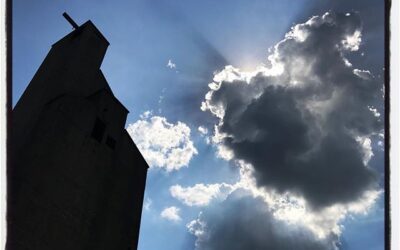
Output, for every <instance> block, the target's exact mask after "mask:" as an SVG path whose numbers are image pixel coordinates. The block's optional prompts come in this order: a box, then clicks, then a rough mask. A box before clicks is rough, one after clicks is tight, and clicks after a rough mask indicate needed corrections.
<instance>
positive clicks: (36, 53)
mask: <svg viewBox="0 0 400 250" xmlns="http://www.w3.org/2000/svg"><path fill="white" fill-rule="evenodd" d="M349 2H350V1H333V0H332V1H328V0H324V1H317V0H299V1H289V0H283V1H282V0H280V1H278V0H271V1H266V0H265V1H261V0H255V1H244V0H233V1H225V0H224V1H212V0H205V1H192V0H190V1H178V0H177V1H162V0H157V1H145V0H134V1H127V0H126V1H125V0H121V1H113V2H112V1H105V0H100V1H99V0H90V1H81V2H79V3H78V2H73V1H65V0H57V1H45V0H37V1H22V0H15V1H13V104H14V105H15V103H16V101H17V100H18V98H19V97H20V95H21V94H22V92H23V90H24V89H25V88H26V86H27V84H28V83H29V81H30V79H31V78H32V77H33V75H34V73H35V72H36V70H37V69H38V67H39V65H40V63H41V62H42V61H43V59H44V58H45V56H46V54H47V52H48V51H49V49H50V47H51V45H52V44H53V43H54V42H56V41H57V40H59V39H60V38H62V37H63V36H64V35H66V34H67V33H68V32H70V31H71V26H70V25H69V24H68V23H67V22H66V21H65V19H64V18H63V17H62V16H61V14H62V13H63V12H64V11H66V12H68V13H69V14H70V16H71V17H72V18H73V19H74V20H75V21H76V22H77V23H78V24H82V23H84V22H85V21H87V20H88V19H90V20H92V21H93V22H94V24H95V25H96V26H97V27H98V28H99V29H100V31H101V32H102V33H103V34H104V36H105V37H106V38H107V39H108V41H109V42H110V43H111V45H110V47H109V49H108V51H107V54H106V57H105V59H104V62H103V65H102V67H101V69H102V70H103V72H104V75H105V77H106V79H107V80H108V82H109V84H110V86H111V88H112V90H113V91H114V94H115V96H116V97H117V98H118V99H119V100H120V101H121V102H122V103H123V104H124V105H125V106H126V107H127V108H128V109H129V110H130V114H129V116H128V120H127V126H128V125H129V124H136V126H135V129H136V130H138V131H139V132H143V131H144V132H146V131H147V132H149V131H150V132H151V131H154V130H152V129H154V126H153V127H152V125H154V123H155V120H152V118H154V117H161V118H165V120H163V121H161V120H158V122H159V125H161V126H163V127H162V129H165V131H172V130H174V132H171V134H170V135H171V137H174V136H182V137H183V139H182V140H181V141H179V142H177V145H176V148H180V147H185V146H186V149H187V151H188V152H189V153H188V154H189V156H188V155H185V157H189V159H186V158H185V159H184V160H183V163H182V162H180V163H175V164H172V165H171V163H165V162H162V163H159V165H162V166H156V165H157V163H154V164H151V165H154V166H152V168H151V169H150V170H149V172H148V177H147V186H146V193H145V204H146V206H145V208H144V209H143V213H142V223H141V232H140V241H139V249H194V248H195V242H196V240H198V238H199V237H198V236H196V235H194V234H193V233H190V232H189V231H190V230H189V227H188V226H187V225H188V224H189V223H190V222H192V221H194V220H196V219H198V218H199V213H201V212H203V213H204V214H205V216H210V217H211V214H212V212H210V211H214V210H213V206H219V205H218V204H219V202H220V203H221V204H229V203H228V202H227V201H223V200H224V198H225V197H223V198H215V197H214V198H213V199H211V201H210V202H209V203H208V204H207V205H205V206H196V205H188V204H187V202H186V203H185V202H184V201H183V198H182V195H181V196H179V195H175V197H173V195H172V193H171V191H170V188H171V186H174V185H179V186H180V187H183V188H185V187H193V186H195V185H196V184H203V185H205V186H206V187H210V186H209V185H212V184H220V183H226V184H227V185H235V183H237V182H238V181H240V178H241V175H240V173H239V168H238V166H236V165H237V163H235V162H234V161H232V160H231V161H227V160H224V159H221V157H217V151H218V147H219V145H220V144H218V143H214V142H208V143H207V138H208V139H209V140H210V138H211V136H212V135H213V129H214V126H215V125H218V122H220V120H219V118H217V117H216V116H215V115H213V113H212V112H207V111H205V112H203V111H201V110H200V106H201V103H202V101H204V99H205V95H206V93H207V92H208V91H209V90H210V89H209V87H208V84H209V83H210V82H212V81H213V77H214V74H215V73H217V72H219V71H221V70H224V67H225V66H226V65H233V67H235V68H238V69H240V70H241V72H243V71H249V72H251V71H255V70H256V67H257V66H259V65H261V64H263V63H267V56H268V55H269V54H271V53H272V52H273V51H272V50H270V52H269V51H268V50H269V49H270V48H271V49H273V47H274V46H275V45H276V44H277V43H278V42H280V41H281V40H283V39H284V37H285V34H286V33H287V32H289V31H290V29H291V27H292V26H294V25H296V24H298V23H304V22H306V21H307V20H309V18H310V17H311V16H314V15H318V16H321V15H323V14H324V13H326V12H327V11H332V12H339V13H349V12H351V13H355V14H356V15H358V16H359V18H360V19H361V21H362V23H363V24H362V42H361V44H360V46H359V48H358V49H357V51H355V52H351V53H350V52H349V53H348V54H346V58H347V59H348V60H349V61H350V62H351V63H352V64H353V65H354V68H356V69H362V70H369V71H370V72H371V73H372V74H373V75H374V79H377V81H378V80H379V78H380V76H381V75H382V72H383V71H382V68H383V49H384V47H383V28H384V26H383V1H377V0H368V1H361V0H360V1H351V2H350V3H349ZM350 51H351V49H350ZM346 53H347V52H346ZM169 61H170V62H171V63H170V64H169V66H168V65H167V64H168V62H169ZM371 105H373V106H374V108H376V109H377V111H378V112H380V113H382V114H383V110H382V105H383V102H382V100H378V101H376V102H374V103H371ZM146 111H151V113H149V114H148V115H143V114H144V112H146ZM138 121H142V123H140V124H139V123H138ZM221 121H223V122H227V121H225V120H221ZM178 122H181V123H182V126H178V124H179V123H178ZM199 126H202V127H204V128H207V129H208V133H207V134H202V133H201V132H200V131H199V130H198V128H199ZM187 128H188V129H189V130H190V133H185V132H182V131H187V130H185V129H187ZM162 131H164V130H162ZM177 131H178V132H177ZM136 139H137V140H143V141H145V142H148V141H146V140H150V139H149V138H136ZM167 139H169V138H166V140H167ZM134 140H135V137H134ZM379 140H380V139H379V137H378V136H375V137H373V138H372V137H371V150H372V152H373V153H374V156H372V158H371V159H370V161H369V166H370V167H371V168H372V169H374V170H375V171H376V172H377V173H378V175H379V178H380V181H379V185H380V187H382V180H383V169H384V167H383V151H382V149H381V147H380V146H379V145H378V142H379ZM136 142H137V141H136ZM151 142H154V141H151ZM137 143H138V142H137ZM191 144H192V146H193V148H191V146H190V145H191ZM158 146H160V145H158ZM161 146H162V147H165V150H171V149H174V148H171V147H168V146H165V145H161ZM162 147H161V148H162ZM139 148H141V146H140V145H139ZM142 149H144V150H148V151H151V150H154V148H145V146H143V148H142ZM161 156H163V157H164V156H165V155H162V154H161ZM161 156H160V155H157V157H161ZM157 157H156V158H154V162H156V160H158V158H157ZM166 157H167V160H170V158H169V157H174V155H172V154H171V155H169V156H166ZM182 157H183V156H182ZM235 157H236V159H240V157H239V156H238V155H235ZM174 159H175V158H174ZM164 160H165V159H164ZM163 164H164V165H163ZM168 164H170V166H172V167H175V169H174V170H171V171H169V170H167V166H168ZM207 190H208V191H209V189H207ZM186 191H188V190H186ZM230 195H231V194H228V196H230ZM178 196H179V197H180V198H177V197H178ZM222 196H223V195H222ZM221 200H222V201H221ZM227 200H228V201H229V199H227ZM383 206H384V201H383V194H381V195H380V197H379V198H377V200H376V201H375V202H374V203H373V204H372V205H371V208H370V209H369V210H368V212H367V213H366V214H351V215H350V214H346V216H345V218H344V219H341V220H340V223H339V224H340V225H341V226H342V233H341V234H340V237H339V238H340V239H339V241H340V242H341V246H340V248H341V249H383V240H384V239H383V235H384V222H383V211H384V210H383ZM170 207H175V208H176V209H178V212H177V214H178V215H179V219H177V220H174V219H171V218H172V217H168V216H164V217H163V216H162V211H163V210H164V209H166V208H170ZM169 211H172V210H169ZM207 211H208V212H207ZM175 212H176V211H175ZM221 216H223V215H221ZM238 216H239V215H238ZM216 227H217V226H216ZM202 246H205V245H201V244H200V245H198V248H200V249H201V248H202ZM210 249H212V248H210Z"/></svg>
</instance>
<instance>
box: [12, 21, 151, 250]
mask: <svg viewBox="0 0 400 250" xmlns="http://www.w3.org/2000/svg"><path fill="white" fill-rule="evenodd" d="M108 45H109V43H108V41H107V40H106V39H105V38H104V37H103V36H102V35H101V33H100V32H99V31H98V30H97V28H96V27H95V26H94V25H93V24H92V23H91V22H90V21H89V22H86V23H85V24H83V25H82V26H81V27H79V28H78V29H76V30H74V31H73V32H71V33H70V34H68V35H67V36H66V37H64V38H63V39H61V40H60V41H58V42H57V43H55V44H54V45H53V46H52V49H51V50H50V52H49V54H48V55H47V57H46V59H45V60H44V62H43V63H42V65H41V66H40V68H39V70H38V71H37V73H36V74H35V76H34V77H33V79H32V81H31V82H30V84H29V86H28V87H27V89H26V90H25V92H24V94H23V95H22V97H21V99H20V100H19V101H18V103H17V105H16V107H15V108H14V110H13V113H12V135H11V140H12V148H11V156H12V157H11V165H10V167H9V169H8V174H9V175H8V176H9V195H8V197H9V200H8V239H7V248H8V249H41V250H46V249H61V250H62V249H65V250H69V249H71V250H72V249H97V250H98V249H110V250H111V249H124V250H126V249H136V248H137V241H138V236H139V227H140V218H141V211H142V205H143V204H142V203H143V194H144V188H145V182H146V173H147V168H148V166H147V164H146V162H145V160H144V159H143V157H142V156H141V154H140V152H139V151H138V149H137V148H136V146H135V144H134V143H133V141H132V139H131V138H130V136H129V134H128V133H127V131H126V130H125V129H124V126H125V122H126V117H127V114H128V110H127V109H126V108H125V107H124V106H123V105H122V104H121V103H120V102H119V101H118V100H117V99H116V98H115V96H114V95H113V93H112V91H111V89H110V87H109V86H108V84H107V81H106V80H105V78H104V76H103V74H102V72H101V71H100V65H101V62H102V60H103V58H104V55H105V52H106V49H107V47H108Z"/></svg>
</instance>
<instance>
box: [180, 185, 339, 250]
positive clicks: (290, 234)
mask: <svg viewBox="0 0 400 250" xmlns="http://www.w3.org/2000/svg"><path fill="white" fill-rule="evenodd" d="M188 228H189V231H190V232H191V233H193V234H195V235H196V236H197V241H196V247H197V249H202V250H225V249H229V250H247V249H251V250H264V249H280V250H286V249H297V250H314V249H315V250H317V249H318V250H324V249H325V250H327V249H335V243H336V241H337V239H336V237H335V236H332V237H328V238H326V239H322V240H321V239H316V238H315V236H314V235H313V234H312V233H310V232H309V231H308V230H307V229H305V228H302V227H300V226H296V225H293V224H291V225H290V224H286V223H284V222H282V221H278V220H276V219H274V217H273V215H272V214H271V212H270V211H269V210H268V207H267V206H266V204H265V203H264V202H263V201H262V200H261V199H255V198H253V197H252V196H250V195H248V194H246V193H245V192H244V191H243V190H237V191H235V192H234V193H232V194H230V196H229V197H228V198H227V199H226V200H225V201H224V202H222V203H220V204H218V205H215V206H211V207H209V208H207V209H206V210H205V211H203V213H202V214H201V215H200V216H199V218H198V219H197V220H195V221H192V222H191V223H189V224H188Z"/></svg>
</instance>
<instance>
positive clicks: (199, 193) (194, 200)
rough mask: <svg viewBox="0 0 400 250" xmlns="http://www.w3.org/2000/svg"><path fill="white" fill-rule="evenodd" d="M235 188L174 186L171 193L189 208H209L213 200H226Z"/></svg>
mask: <svg viewBox="0 0 400 250" xmlns="http://www.w3.org/2000/svg"><path fill="white" fill-rule="evenodd" d="M233 188H234V187H233V186H232V185H229V184H226V183H217V184H209V185H205V184H203V183H200V184H196V185H194V186H193V187H182V186H180V185H174V186H172V187H170V189H169V191H170V193H171V195H172V197H174V198H176V199H178V200H180V201H182V202H183V203H184V204H186V205H188V206H207V205H208V204H209V203H210V202H211V200H213V199H217V198H219V199H221V198H225V197H226V196H227V195H228V194H229V193H230V192H231V191H232V190H233Z"/></svg>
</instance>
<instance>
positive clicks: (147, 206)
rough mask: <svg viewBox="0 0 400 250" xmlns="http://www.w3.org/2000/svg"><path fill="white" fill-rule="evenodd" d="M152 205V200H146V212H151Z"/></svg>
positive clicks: (144, 205)
mask: <svg viewBox="0 0 400 250" xmlns="http://www.w3.org/2000/svg"><path fill="white" fill-rule="evenodd" d="M152 203H153V201H152V200H151V199H150V198H146V200H145V201H144V203H143V208H144V210H146V211H149V210H150V208H151V204H152Z"/></svg>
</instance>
